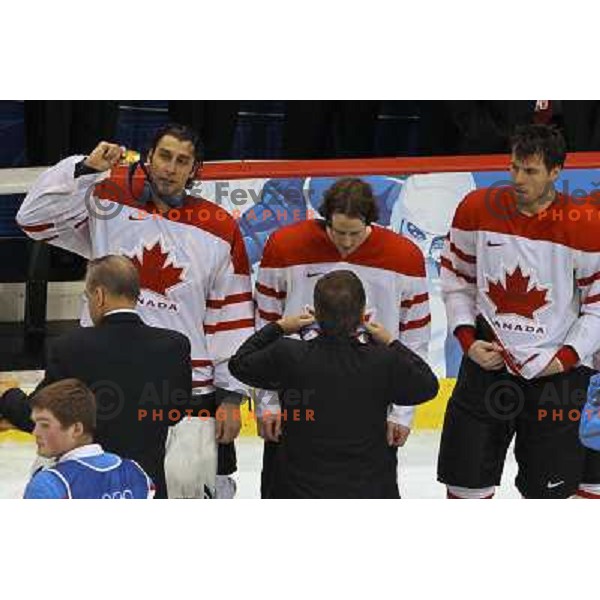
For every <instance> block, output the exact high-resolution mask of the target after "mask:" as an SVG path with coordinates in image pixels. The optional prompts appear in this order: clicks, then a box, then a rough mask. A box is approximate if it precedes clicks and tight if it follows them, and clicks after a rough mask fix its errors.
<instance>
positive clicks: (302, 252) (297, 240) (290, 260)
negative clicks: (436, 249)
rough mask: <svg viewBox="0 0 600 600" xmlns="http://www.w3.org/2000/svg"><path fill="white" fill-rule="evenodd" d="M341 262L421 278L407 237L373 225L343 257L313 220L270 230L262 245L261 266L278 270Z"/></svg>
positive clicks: (420, 262) (421, 267) (419, 258)
mask: <svg viewBox="0 0 600 600" xmlns="http://www.w3.org/2000/svg"><path fill="white" fill-rule="evenodd" d="M344 261H345V262H348V263H351V264H355V265H361V266H364V267H371V268H374V269H384V270H386V271H392V272H395V273H399V274H401V275H407V276H411V277H425V261H424V259H423V254H422V253H421V250H419V248H418V246H417V245H416V244H414V243H413V242H411V241H410V240H409V239H408V238H405V237H403V236H401V235H399V234H397V233H394V232H393V231H390V230H389V229H386V228H384V227H379V226H378V225H373V227H372V231H371V235H370V236H369V238H368V239H367V240H365V242H364V243H363V244H361V245H360V246H359V247H358V249H357V250H356V251H355V252H353V253H351V254H350V255H348V256H347V257H345V258H343V257H342V256H341V254H340V253H339V251H338V249H337V248H336V247H335V244H334V243H333V242H332V241H331V240H330V239H329V236H328V235H327V231H326V229H325V226H324V222H323V221H321V220H317V219H308V220H306V221H302V222H300V223H293V224H291V225H287V226H285V227H282V228H281V229H279V230H278V231H275V232H274V233H272V234H271V237H270V238H269V240H268V242H267V245H266V246H265V251H264V253H263V257H262V261H261V267H264V268H279V269H282V268H286V267H289V266H291V265H309V264H318V263H329V262H344Z"/></svg>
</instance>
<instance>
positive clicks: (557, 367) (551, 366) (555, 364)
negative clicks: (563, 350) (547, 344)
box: [538, 358, 565, 377]
mask: <svg viewBox="0 0 600 600" xmlns="http://www.w3.org/2000/svg"><path fill="white" fill-rule="evenodd" d="M564 370H565V369H564V367H563V366H562V363H561V362H560V360H558V358H553V359H552V360H551V361H550V362H549V363H548V365H546V368H545V369H544V370H543V371H542V372H541V373H540V374H539V375H538V377H548V376H549V375H556V374H558V373H563V372H564Z"/></svg>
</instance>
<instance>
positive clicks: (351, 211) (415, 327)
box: [256, 177, 431, 497]
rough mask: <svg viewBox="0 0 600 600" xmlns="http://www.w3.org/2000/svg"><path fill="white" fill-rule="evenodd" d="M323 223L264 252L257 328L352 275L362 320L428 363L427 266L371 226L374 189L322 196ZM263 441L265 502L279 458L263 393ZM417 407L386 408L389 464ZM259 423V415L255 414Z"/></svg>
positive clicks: (287, 235) (291, 228)
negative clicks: (341, 274) (360, 291)
mask: <svg viewBox="0 0 600 600" xmlns="http://www.w3.org/2000/svg"><path fill="white" fill-rule="evenodd" d="M320 212H321V215H322V216H323V219H309V220H306V221H302V222H300V223H295V224H292V225H288V226H286V227H283V228H281V229H280V230H278V231H275V232H274V233H273V234H271V236H270V237H269V239H268V241H267V244H266V246H265V249H264V253H263V256H262V260H261V263H260V268H259V271H258V276H257V280H256V303H257V322H258V324H259V325H260V326H262V325H264V324H266V323H269V322H273V321H277V320H279V319H280V318H281V317H283V316H287V315H297V314H300V313H302V312H303V311H304V310H305V307H306V306H310V305H311V304H312V301H313V290H314V288H315V285H316V283H317V281H318V280H319V278H320V277H322V276H323V275H324V274H326V273H329V272H331V271H333V270H337V269H340V268H342V269H350V270H352V271H353V272H354V273H356V274H357V275H358V276H359V277H360V279H361V281H362V283H363V285H364V287H365V291H366V296H367V300H366V302H367V304H366V306H367V308H366V315H367V317H366V318H370V319H372V320H374V321H377V322H379V323H381V324H382V325H383V326H384V327H385V328H386V329H387V330H388V331H392V332H394V333H397V335H398V338H399V339H400V341H401V342H402V343H403V344H405V345H406V346H407V347H408V348H410V349H411V350H413V351H414V352H416V353H417V354H419V356H421V358H425V357H426V356H427V347H428V343H429V333H430V322H431V316H430V313H429V294H428V291H427V289H428V288H427V278H426V273H425V262H424V258H423V254H422V253H421V251H420V250H419V248H418V247H417V246H416V245H415V244H414V243H413V242H411V241H410V240H409V239H407V238H405V237H402V236H400V235H398V234H397V233H394V232H393V231H390V230H388V229H386V228H384V227H380V226H378V225H376V224H375V221H376V220H377V214H378V213H377V203H376V200H375V198H374V196H373V191H372V189H371V186H370V185H369V184H367V183H366V182H364V181H362V180H360V179H357V178H350V177H348V178H343V179H340V180H338V181H336V182H335V183H334V184H333V185H332V186H331V187H330V188H329V189H328V190H327V191H326V193H325V195H324V199H323V204H322V206H321V209H320ZM265 409H268V412H269V418H266V419H264V418H262V417H261V418H260V420H259V426H260V431H261V435H262V436H263V437H264V439H265V448H264V454H263V472H262V485H261V495H262V496H263V497H269V494H270V492H269V489H270V486H271V483H272V475H271V473H272V469H271V466H270V463H271V462H272V461H273V460H274V456H275V453H276V451H277V435H275V427H276V419H274V415H275V413H276V412H277V398H276V395H275V394H273V393H271V392H261V393H260V402H257V412H260V411H262V412H264V411H265ZM413 416H414V407H408V406H399V405H390V411H389V415H388V417H387V439H388V443H389V445H390V450H389V455H390V456H389V460H390V461H392V462H393V463H394V464H396V463H397V448H398V447H399V446H402V445H404V443H405V442H406V440H407V438H408V435H409V433H410V427H411V425H412V420H413ZM259 417H260V414H259ZM394 487H395V488H396V491H395V494H396V495H397V494H398V490H397V482H396V483H394Z"/></svg>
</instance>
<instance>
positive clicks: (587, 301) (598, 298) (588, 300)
mask: <svg viewBox="0 0 600 600" xmlns="http://www.w3.org/2000/svg"><path fill="white" fill-rule="evenodd" d="M599 301H600V294H596V295H595V296H588V297H587V298H586V299H585V300H584V301H583V302H582V304H594V303H595V302H599Z"/></svg>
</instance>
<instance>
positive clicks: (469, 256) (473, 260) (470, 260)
mask: <svg viewBox="0 0 600 600" xmlns="http://www.w3.org/2000/svg"><path fill="white" fill-rule="evenodd" d="M450 250H451V251H452V252H453V253H454V254H456V256H458V258H460V260H462V261H463V262H467V263H470V264H472V265H474V264H476V263H477V257H476V256H473V255H472V254H467V253H466V252H463V251H462V250H461V249H460V248H459V247H458V246H457V245H456V244H454V242H451V243H450Z"/></svg>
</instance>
